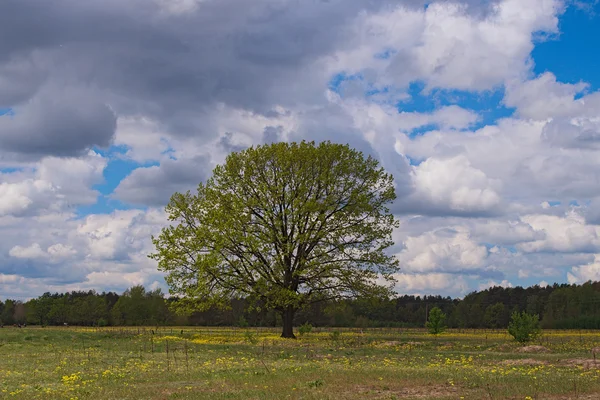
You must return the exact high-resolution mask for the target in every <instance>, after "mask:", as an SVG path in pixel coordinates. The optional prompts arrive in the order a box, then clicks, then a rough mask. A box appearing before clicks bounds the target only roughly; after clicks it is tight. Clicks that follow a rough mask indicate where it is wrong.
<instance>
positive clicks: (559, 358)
mask: <svg viewBox="0 0 600 400" xmlns="http://www.w3.org/2000/svg"><path fill="white" fill-rule="evenodd" d="M182 329H183V334H182V333H181V330H182ZM332 331H333V330H330V331H318V330H317V331H316V332H313V333H310V334H308V335H305V336H303V337H300V338H299V339H298V340H295V341H293V340H283V339H280V338H278V335H277V331H276V330H268V329H264V330H257V329H248V330H242V329H234V328H221V329H218V328H217V329H215V328H189V327H184V328H161V329H159V330H158V331H155V332H154V333H152V331H151V328H140V329H138V328H129V329H121V328H101V329H85V328H36V327H31V328H30V327H27V328H24V329H17V328H3V329H0V398H9V399H13V398H14V399H42V398H43V399H88V398H89V399H288V398H289V399H460V398H464V399H526V398H527V396H529V398H531V399H571V398H572V399H576V398H578V399H596V398H600V360H599V362H598V365H596V363H595V360H594V359H593V356H592V353H591V352H590V350H591V349H592V348H593V347H597V346H598V347H600V334H598V333H595V332H565V331H562V332H558V331H553V332H545V333H544V335H543V336H542V337H541V338H540V340H539V341H538V342H537V343H535V344H538V345H540V344H541V345H543V346H545V347H547V348H548V349H549V350H550V352H549V353H539V354H538V353H534V354H525V353H520V352H517V350H518V349H519V345H517V344H516V343H514V342H512V341H511V340H510V338H509V337H508V335H506V334H505V333H503V332H501V331H498V332H492V331H488V332H485V331H473V330H469V331H468V332H459V331H451V332H447V333H445V334H442V335H440V336H439V337H432V336H430V335H428V334H426V333H425V331H423V330H398V329H393V330H391V329H389V330H367V331H365V332H364V333H360V332H359V331H358V330H338V331H339V332H340V335H339V338H338V339H335V335H333V334H332ZM167 349H168V353H167ZM599 356H600V354H599Z"/></svg>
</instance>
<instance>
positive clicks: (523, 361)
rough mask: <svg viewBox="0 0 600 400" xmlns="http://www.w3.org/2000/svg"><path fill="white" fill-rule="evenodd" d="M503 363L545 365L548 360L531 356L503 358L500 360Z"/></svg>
mask: <svg viewBox="0 0 600 400" xmlns="http://www.w3.org/2000/svg"><path fill="white" fill-rule="evenodd" d="M502 364H504V365H547V364H549V363H548V361H544V360H535V359H533V358H523V359H518V360H504V361H502Z"/></svg>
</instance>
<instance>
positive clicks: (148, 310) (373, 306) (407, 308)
mask: <svg viewBox="0 0 600 400" xmlns="http://www.w3.org/2000/svg"><path fill="white" fill-rule="evenodd" d="M170 301H172V299H169V298H166V297H165V296H164V294H163V293H162V292H161V291H160V290H154V291H147V290H146V289H145V288H144V287H143V286H134V287H132V288H130V289H128V290H127V291H125V292H124V293H123V294H121V295H119V294H117V293H113V292H108V293H106V292H103V293H97V292H95V291H93V290H92V291H88V292H85V291H74V292H69V293H54V294H52V293H45V294H43V295H42V296H40V297H38V298H36V299H31V300H29V301H27V302H22V301H18V300H10V299H9V300H6V301H4V302H2V301H0V324H1V325H13V324H28V325H64V324H68V325H82V326H140V325H151V326H165V325H206V326H278V325H280V323H281V320H280V316H279V314H277V313H275V312H274V311H267V310H262V311H247V303H246V301H245V300H244V299H233V300H231V307H230V309H228V310H225V311H223V310H217V309H214V310H208V311H205V312H196V313H193V314H191V315H185V316H183V315H177V314H175V313H173V312H172V311H171V310H170V308H169V302H170ZM436 306H437V307H439V308H441V309H442V310H443V311H444V312H445V313H446V315H447V325H448V326H449V327H451V328H505V327H506V326H507V325H508V321H509V318H510V315H511V313H512V312H513V311H526V312H528V313H531V314H538V315H539V317H540V320H541V322H542V326H543V327H544V328H555V329H600V282H587V283H584V284H583V285H569V284H554V285H552V286H546V287H540V286H537V285H536V286H532V287H529V288H522V287H515V288H503V287H493V288H490V289H486V290H483V291H480V292H473V293H470V294H468V295H467V296H465V298H464V299H462V300H460V299H451V298H450V297H441V296H422V297H421V296H398V297H396V298H393V299H385V300H384V299H369V300H367V299H358V300H346V301H338V302H323V303H316V304H314V305H312V306H311V307H308V308H306V309H304V310H302V311H301V312H299V313H298V314H297V316H296V319H295V323H296V325H299V324H302V323H305V322H308V323H310V324H312V325H313V326H336V327H359V328H367V327H422V326H424V324H425V321H426V315H427V311H428V310H430V309H431V308H433V307H436Z"/></svg>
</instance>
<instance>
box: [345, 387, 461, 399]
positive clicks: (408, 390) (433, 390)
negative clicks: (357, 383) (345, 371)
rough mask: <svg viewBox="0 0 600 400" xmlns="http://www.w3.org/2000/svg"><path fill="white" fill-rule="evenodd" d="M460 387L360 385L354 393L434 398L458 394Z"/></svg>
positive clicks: (407, 397)
mask: <svg viewBox="0 0 600 400" xmlns="http://www.w3.org/2000/svg"><path fill="white" fill-rule="evenodd" d="M458 392H459V389H458V388H457V387H455V386H445V385H431V386H411V387H404V388H393V389H381V388H369V387H364V386H363V387H359V388H356V391H355V392H354V393H359V394H361V395H362V396H364V397H363V398H369V399H389V398H390V397H391V398H396V399H434V398H444V397H450V396H453V395H456V394H457V393H458Z"/></svg>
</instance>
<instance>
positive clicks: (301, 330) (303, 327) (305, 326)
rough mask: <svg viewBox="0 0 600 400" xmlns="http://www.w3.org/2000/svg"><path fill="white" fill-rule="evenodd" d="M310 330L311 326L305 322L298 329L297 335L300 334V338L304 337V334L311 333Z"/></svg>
mask: <svg viewBox="0 0 600 400" xmlns="http://www.w3.org/2000/svg"><path fill="white" fill-rule="evenodd" d="M312 328H313V326H312V325H311V324H309V323H308V322H305V323H303V324H302V325H300V327H299V328H298V333H299V334H300V336H304V335H305V334H307V333H310V332H311V331H312Z"/></svg>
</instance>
